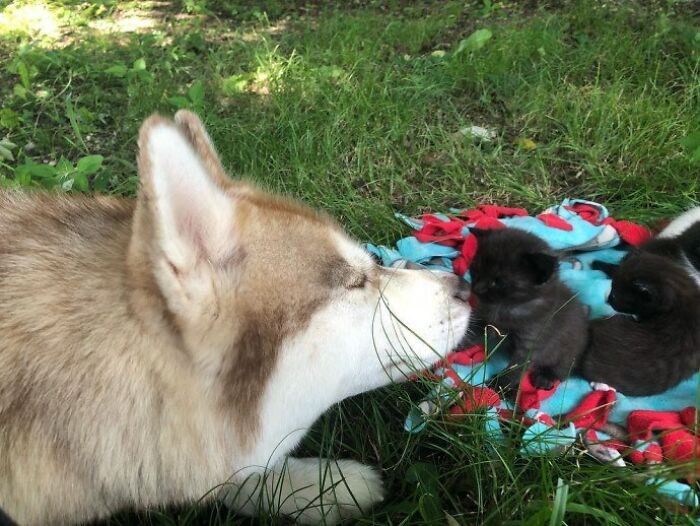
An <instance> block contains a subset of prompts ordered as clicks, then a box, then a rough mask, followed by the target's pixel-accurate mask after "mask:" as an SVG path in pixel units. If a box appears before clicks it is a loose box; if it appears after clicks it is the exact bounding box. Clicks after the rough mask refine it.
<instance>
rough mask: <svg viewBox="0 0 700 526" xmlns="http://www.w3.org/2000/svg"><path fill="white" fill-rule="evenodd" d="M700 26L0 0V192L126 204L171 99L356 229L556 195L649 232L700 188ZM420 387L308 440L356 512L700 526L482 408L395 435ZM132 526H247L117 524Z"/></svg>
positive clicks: (515, 11) (245, 171) (505, 8)
mask: <svg viewBox="0 0 700 526" xmlns="http://www.w3.org/2000/svg"><path fill="white" fill-rule="evenodd" d="M699 28H700V5H698V2H696V1H691V0H686V1H682V0H676V1H673V0H668V1H661V0H659V1H651V0H639V1H632V0H629V1H622V0H619V1H615V0H608V1H605V2H603V1H579V2H576V1H571V2H567V1H565V0H558V1H557V0H552V1H549V2H548V1H537V0H528V1H512V2H508V1H495V0H494V1H490V0H482V1H477V2H474V1H472V2H465V1H461V2H460V1H444V2H431V1H427V0H426V1H416V2H408V1H401V0H394V1H386V2H379V1H373V0H354V1H346V2H343V1H336V2H320V1H310V2H306V3H304V2H296V3H292V2H283V1H281V0H280V1H275V0H260V1H258V2H253V1H240V2H236V1H233V0H182V1H178V0H172V1H165V0H163V1H149V2H116V1H115V0H103V1H100V2H90V3H88V2H82V3H81V2H77V1H70V0H66V1H63V2H52V3H45V2H40V1H36V2H28V1H26V2H25V1H14V2H8V1H7V0H0V68H1V69H2V75H1V76H0V100H2V107H1V109H0V184H2V185H8V186H15V185H21V186H45V187H58V188H59V189H60V190H62V191H71V192H80V191H89V192H93V191H99V192H112V193H124V194H131V193H133V192H134V190H135V184H136V168H135V161H134V159H135V148H136V144H135V138H136V132H137V129H138V126H139V124H140V122H141V121H142V119H143V118H144V117H146V116H147V115H148V114H150V113H151V112H153V111H159V112H162V113H165V114H172V113H173V112H174V111H175V110H177V109H178V108H183V107H186V108H191V109H194V110H196V111H197V112H198V113H200V115H201V116H202V117H203V119H204V120H205V121H206V123H207V124H208V126H209V129H210V131H211V134H212V136H213V138H214V140H215V142H216V144H217V145H218V146H219V150H220V152H221V155H222V157H223V160H224V164H225V165H226V166H227V167H228V169H229V170H230V172H231V174H233V175H234V176H235V177H246V178H250V179H253V180H255V181H258V182H259V183H260V184H262V185H264V186H265V187H267V188H270V189H272V190H276V191H282V192H285V193H288V194H291V195H294V196H296V197H298V198H300V199H302V200H304V201H306V202H307V203H309V204H311V205H312V206H314V207H318V208H323V209H326V210H328V211H329V212H330V213H331V214H333V215H334V216H336V217H337V218H338V219H339V220H340V221H341V223H342V224H343V225H344V226H345V227H346V228H347V229H348V230H349V231H350V232H351V233H352V234H353V235H355V236H356V237H357V238H359V239H361V240H363V241H364V240H366V241H373V242H375V243H390V242H392V241H393V240H395V239H397V238H398V237H399V236H401V235H405V234H406V233H407V232H406V230H405V229H404V227H403V226H402V225H401V224H399V223H398V222H397V221H395V220H394V218H393V214H394V212H397V211H400V212H404V213H409V214H415V213H419V212H423V211H428V210H445V209H447V208H448V207H461V206H472V205H474V204H475V203H479V202H496V203H499V204H507V205H511V206H525V207H527V208H529V209H532V210H533V211H536V210H539V209H540V208H542V207H544V206H546V205H549V204H552V203H555V202H557V201H559V200H560V199H561V198H563V197H566V196H576V197H585V198H588V199H593V200H597V201H601V202H604V203H605V204H607V205H608V206H609V208H610V209H611V212H612V213H613V214H614V215H615V216H616V217H620V218H628V219H633V220H638V221H642V222H646V223H649V224H653V223H654V221H656V220H658V219H663V218H666V217H670V216H673V215H674V214H676V213H678V212H680V211H682V210H684V209H686V208H688V207H690V206H693V205H695V204H697V200H698V189H699V186H700V178H699V177H698V164H697V162H698V161H700V149H699V147H700V136H698V134H697V133H696V132H698V130H700V80H699V70H700V31H699ZM471 126H480V127H483V128H486V129H487V130H489V131H492V132H493V133H494V137H493V138H492V139H491V140H479V139H477V138H475V137H473V136H472V135H471V134H470V133H469V132H468V130H469V127H471ZM424 390H425V388H424V387H422V386H410V387H408V388H406V387H405V386H394V387H391V388H388V389H384V390H381V391H379V392H376V393H370V394H367V395H364V396H360V397H357V398H355V399H352V400H349V401H347V402H345V403H343V404H341V405H340V406H339V407H337V408H334V409H333V410H332V411H330V412H329V413H328V414H327V415H326V416H324V417H323V418H322V419H321V421H320V422H319V423H318V425H317V426H316V427H315V429H314V430H313V432H312V433H311V434H310V436H309V438H308V440H307V441H306V444H305V445H304V449H305V450H307V452H315V453H318V452H321V453H322V454H324V455H326V456H333V457H350V458H355V459H358V460H362V461H365V462H367V463H370V464H373V465H376V466H379V467H380V468H381V469H382V471H383V475H384V478H385V480H386V481H387V485H388V489H389V494H390V497H389V499H388V501H387V503H386V505H385V506H383V507H381V508H380V509H378V510H377V511H376V512H375V514H374V515H373V516H368V517H367V518H366V519H363V520H362V521H361V523H362V524H421V523H430V524H433V523H434V524H449V525H450V526H453V525H454V524H533V525H540V524H552V525H553V524H569V525H571V524H619V525H626V524H634V525H642V524H692V523H693V521H692V520H691V518H690V517H689V516H688V515H686V514H684V513H682V512H681V511H680V510H677V509H674V508H673V507H672V506H669V505H668V504H667V503H665V502H664V501H662V500H661V499H659V498H658V497H657V496H655V494H654V492H653V491H652V490H651V489H650V488H649V487H647V486H646V485H645V484H644V483H643V480H642V479H639V478H637V475H636V474H635V473H634V472H633V471H632V470H616V469H613V468H611V467H608V466H602V465H600V464H597V463H596V462H594V461H592V460H590V459H588V458H587V457H585V456H582V455H572V456H570V457H568V458H566V459H558V458H548V459H531V460H524V459H520V458H518V456H517V455H516V454H515V453H514V452H513V451H508V450H498V451H497V452H496V453H495V454H494V453H493V452H492V451H491V450H490V449H489V448H488V447H486V443H485V439H484V437H483V436H482V434H481V432H480V424H481V421H480V418H479V417H478V416H475V417H473V418H470V419H467V420H465V421H463V422H460V423H447V422H435V423H434V424H431V425H430V426H429V428H428V430H427V431H426V432H424V433H423V434H421V435H418V436H409V435H407V434H405V433H404V432H403V431H402V427H401V423H402V420H403V416H404V415H405V413H406V411H407V410H408V408H409V407H410V404H411V400H416V399H417V398H419V397H420V394H421V393H422V392H424ZM359 421H361V422H362V424H361V425H358V424H357V422H359ZM559 480H561V481H562V482H561V483H562V484H563V485H565V486H563V487H567V488H568V498H565V499H562V498H558V499H555V494H556V493H557V490H556V488H557V483H558V481H559ZM559 495H560V497H561V496H562V491H561V490H560V492H559ZM139 521H140V522H141V523H145V524H154V525H165V524H183V525H184V524H212V525H214V524H217V525H218V524H239V523H241V522H242V520H241V519H240V518H237V517H235V516H233V515H231V516H228V515H227V512H226V510H224V509H220V508H216V507H199V508H198V507H194V508H186V509H179V510H166V511H163V512H162V513H161V512H151V513H148V514H141V515H133V514H125V515H122V516H120V517H116V518H114V519H113V520H112V521H111V522H110V524H120V525H121V524H136V523H139ZM243 522H245V521H243ZM261 522H262V523H265V521H264V520H263V521H261Z"/></svg>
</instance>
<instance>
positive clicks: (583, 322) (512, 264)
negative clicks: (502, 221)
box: [470, 228, 588, 389]
mask: <svg viewBox="0 0 700 526" xmlns="http://www.w3.org/2000/svg"><path fill="white" fill-rule="evenodd" d="M472 233H474V235H476V237H477V240H478V243H479V244H478V248H477V251H476V256H475V257H474V260H473V261H472V264H471V267H470V272H471V277H472V292H473V293H474V295H475V296H476V297H477V299H478V304H477V308H476V312H475V316H474V318H475V319H477V320H479V322H480V323H481V324H483V325H485V324H490V325H494V326H495V327H497V328H498V329H499V330H500V331H502V332H505V333H507V334H508V340H509V344H508V350H509V352H510V362H511V366H513V367H512V368H511V369H510V372H509V373H508V374H507V375H506V376H505V378H504V380H505V381H506V383H507V384H509V385H510V386H511V387H512V386H515V385H517V382H518V380H519V378H520V375H521V374H522V372H523V368H524V367H527V366H528V365H529V364H528V362H531V364H532V367H533V371H532V382H533V384H534V385H535V386H536V387H539V388H542V389H550V388H551V387H552V385H553V384H554V382H555V381H556V380H561V379H564V378H566V377H567V376H568V375H569V373H570V371H571V369H572V366H573V364H574V362H575V361H576V359H577V357H578V356H579V354H580V353H581V352H582V351H583V350H584V348H585V345H586V331H587V326H588V316H587V313H586V310H585V308H584V307H583V305H581V303H580V302H579V301H578V300H577V299H576V298H575V294H574V293H573V292H572V291H571V290H570V289H569V288H567V287H566V286H565V285H564V284H563V283H562V282H561V281H560V280H559V277H558V275H557V269H558V263H559V261H558V258H557V257H556V256H555V255H554V254H553V253H552V251H551V250H550V249H549V247H548V245H547V244H546V243H545V242H544V241H542V240H541V239H540V238H538V237H537V236H534V235H532V234H529V233H527V232H524V231H522V230H517V229H510V228H508V229H499V230H472Z"/></svg>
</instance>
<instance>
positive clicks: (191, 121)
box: [175, 110, 231, 188]
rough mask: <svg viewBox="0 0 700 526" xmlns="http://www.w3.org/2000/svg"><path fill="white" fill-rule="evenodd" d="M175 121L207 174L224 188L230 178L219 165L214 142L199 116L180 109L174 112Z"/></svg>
mask: <svg viewBox="0 0 700 526" xmlns="http://www.w3.org/2000/svg"><path fill="white" fill-rule="evenodd" d="M175 123H176V124H177V126H178V128H180V130H181V131H182V133H183V135H184V136H185V137H186V138H187V140H188V141H189V143H190V144H191V145H192V148H194V150H195V152H197V155H198V156H199V159H200V161H201V162H202V164H203V165H204V168H205V170H206V171H207V173H208V174H209V176H210V177H212V178H213V179H214V180H215V181H216V182H217V183H219V184H220V185H222V186H223V187H224V188H225V187H226V186H228V184H229V183H230V182H231V180H230V179H229V177H228V175H227V174H226V171H225V170H224V167H223V166H222V165H221V161H220V160H219V155H218V154H217V153H216V149H215V148H214V143H213V142H212V140H211V138H210V137H209V134H208V133H207V130H206V129H205V128H204V124H202V121H201V120H199V117H197V115H196V114H194V113H192V112H191V111H188V110H180V111H178V112H177V113H176V114H175Z"/></svg>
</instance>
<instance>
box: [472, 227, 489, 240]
mask: <svg viewBox="0 0 700 526" xmlns="http://www.w3.org/2000/svg"><path fill="white" fill-rule="evenodd" d="M469 232H471V233H472V234H474V237H476V239H484V238H486V237H488V236H490V235H491V232H493V230H486V229H483V228H476V227H474V226H472V227H469Z"/></svg>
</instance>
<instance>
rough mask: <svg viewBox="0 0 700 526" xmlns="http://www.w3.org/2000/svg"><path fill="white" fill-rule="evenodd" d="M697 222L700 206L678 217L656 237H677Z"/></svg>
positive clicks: (699, 215) (699, 216) (699, 220)
mask: <svg viewBox="0 0 700 526" xmlns="http://www.w3.org/2000/svg"><path fill="white" fill-rule="evenodd" d="M698 222H700V206H698V207H696V208H691V209H690V210H688V211H687V212H684V213H682V214H681V215H679V216H678V217H677V218H675V219H674V220H673V221H671V222H670V223H669V224H668V225H667V226H666V228H664V229H663V230H662V231H661V232H660V233H659V235H658V236H657V237H661V238H669V237H676V236H679V235H681V234H682V233H683V232H685V231H686V230H687V229H688V228H689V227H691V226H692V225H694V224H695V223H698Z"/></svg>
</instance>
